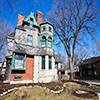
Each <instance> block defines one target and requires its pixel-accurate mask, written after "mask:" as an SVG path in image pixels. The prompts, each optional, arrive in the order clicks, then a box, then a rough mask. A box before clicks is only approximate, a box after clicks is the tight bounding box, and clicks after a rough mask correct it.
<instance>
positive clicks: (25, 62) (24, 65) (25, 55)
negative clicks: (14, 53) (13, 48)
mask: <svg viewBox="0 0 100 100" xmlns="http://www.w3.org/2000/svg"><path fill="white" fill-rule="evenodd" d="M25 66H26V55H25V59H24V68H25Z"/></svg>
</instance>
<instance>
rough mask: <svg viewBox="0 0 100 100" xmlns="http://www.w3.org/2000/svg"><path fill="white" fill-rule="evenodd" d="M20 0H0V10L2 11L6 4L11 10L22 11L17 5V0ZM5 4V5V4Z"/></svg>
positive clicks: (18, 0)
mask: <svg viewBox="0 0 100 100" xmlns="http://www.w3.org/2000/svg"><path fill="white" fill-rule="evenodd" d="M20 1H21V0H0V12H2V8H4V7H6V6H7V5H8V6H9V7H10V9H11V10H12V11H13V12H18V11H19V12H20V13H22V12H21V11H22V8H21V7H20V6H19V4H18V2H20ZM6 4H7V5H6Z"/></svg>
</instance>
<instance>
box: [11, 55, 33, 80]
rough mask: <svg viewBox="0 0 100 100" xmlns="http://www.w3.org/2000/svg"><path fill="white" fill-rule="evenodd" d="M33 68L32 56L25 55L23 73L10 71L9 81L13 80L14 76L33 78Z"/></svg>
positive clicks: (24, 78)
mask: <svg viewBox="0 0 100 100" xmlns="http://www.w3.org/2000/svg"><path fill="white" fill-rule="evenodd" d="M33 68H34V58H32V57H26V68H25V73H22V74H21V73H20V74H18V73H12V74H11V81H15V80H14V76H22V79H21V80H33ZM17 81H18V80H17ZM19 81H20V80H19Z"/></svg>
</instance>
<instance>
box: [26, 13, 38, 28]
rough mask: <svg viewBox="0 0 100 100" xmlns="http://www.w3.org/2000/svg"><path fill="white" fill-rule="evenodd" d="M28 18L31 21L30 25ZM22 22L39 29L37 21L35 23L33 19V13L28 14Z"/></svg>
mask: <svg viewBox="0 0 100 100" xmlns="http://www.w3.org/2000/svg"><path fill="white" fill-rule="evenodd" d="M30 18H32V19H33V22H32V23H31V20H30ZM24 22H27V23H29V24H31V25H32V26H33V25H35V26H37V27H39V25H38V23H37V21H36V19H35V17H34V13H33V12H30V14H29V15H28V16H27V17H26V18H25V19H24Z"/></svg>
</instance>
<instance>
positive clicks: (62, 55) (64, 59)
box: [58, 52, 68, 67]
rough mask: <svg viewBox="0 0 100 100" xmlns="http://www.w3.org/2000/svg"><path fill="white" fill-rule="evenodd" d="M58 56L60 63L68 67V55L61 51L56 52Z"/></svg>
mask: <svg viewBox="0 0 100 100" xmlns="http://www.w3.org/2000/svg"><path fill="white" fill-rule="evenodd" d="M58 56H59V58H60V61H61V65H62V66H66V67H68V57H67V54H66V52H61V53H59V54H58Z"/></svg>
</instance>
